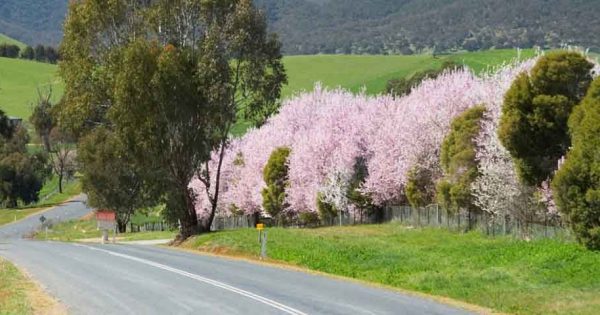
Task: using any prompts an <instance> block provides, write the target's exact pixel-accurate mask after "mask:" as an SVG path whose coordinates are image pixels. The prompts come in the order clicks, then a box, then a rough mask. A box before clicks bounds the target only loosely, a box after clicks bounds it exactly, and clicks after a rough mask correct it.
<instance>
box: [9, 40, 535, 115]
mask: <svg viewBox="0 0 600 315" xmlns="http://www.w3.org/2000/svg"><path fill="white" fill-rule="evenodd" d="M521 55H522V56H523V57H530V56H533V55H534V51H533V50H524V51H523V52H522V54H521ZM516 57H517V51H516V50H512V49H511V50H490V51H486V52H475V53H461V54H454V55H444V56H439V57H437V58H433V57H432V56H431V55H412V56H368V55H360V56H358V55H315V56H289V57H285V59H284V63H285V67H286V69H287V73H288V77H289V84H288V85H287V86H285V87H284V90H283V95H284V97H290V96H292V95H294V94H295V93H297V92H301V91H308V90H312V89H313V87H314V85H315V83H316V82H321V83H322V84H323V85H324V86H327V87H338V86H341V87H343V88H347V89H350V90H352V91H355V92H358V91H360V90H361V89H362V88H363V87H365V88H366V90H367V93H369V94H376V93H380V92H381V91H383V90H384V89H385V85H386V83H387V81H388V80H389V79H392V78H400V77H405V76H408V75H411V74H413V73H415V72H417V71H420V70H424V69H428V68H435V67H439V66H440V65H441V64H442V62H444V60H446V59H450V60H455V61H457V62H461V63H464V64H466V65H468V66H469V67H471V68H472V69H474V70H475V71H478V72H479V71H482V70H484V69H486V68H488V67H489V66H495V65H498V64H501V63H503V62H506V61H509V60H512V59H514V58H516ZM56 71H57V67H56V66H55V65H50V64H45V63H37V62H31V61H23V60H15V59H6V58H0V108H2V109H3V110H5V111H6V112H7V113H8V114H9V115H11V116H17V117H22V118H27V117H28V116H29V114H30V112H31V106H30V104H31V103H32V102H33V101H35V100H36V98H37V94H36V93H37V92H36V88H37V87H39V86H45V85H48V84H52V85H53V87H54V96H55V100H56V99H58V98H59V96H60V94H61V93H62V90H63V86H62V84H60V81H59V78H58V77H57V76H56Z"/></svg>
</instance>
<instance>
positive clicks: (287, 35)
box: [0, 0, 600, 54]
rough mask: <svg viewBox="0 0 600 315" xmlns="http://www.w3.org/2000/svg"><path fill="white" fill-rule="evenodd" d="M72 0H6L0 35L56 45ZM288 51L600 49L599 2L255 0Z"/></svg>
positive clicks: (1, 12)
mask: <svg viewBox="0 0 600 315" xmlns="http://www.w3.org/2000/svg"><path fill="white" fill-rule="evenodd" d="M67 1H68V0H1V1H0V33H4V34H7V35H9V36H11V37H13V38H16V39H19V40H21V41H23V42H26V43H28V44H37V43H43V44H56V43H58V42H59V41H60V38H61V36H62V34H61V25H62V20H63V18H64V15H65V11H66V7H67ZM255 1H256V3H257V5H258V6H259V7H261V8H264V9H265V10H266V12H267V13H268V19H269V22H270V27H271V29H272V30H273V31H275V32H277V33H279V34H280V37H281V39H282V41H283V44H284V51H285V53H286V54H316V53H354V54H363V53H368V54H381V53H392V54H395V53H404V54H410V53H419V52H431V51H438V52H444V51H453V50H481V49H489V48H512V47H521V48H529V47H533V46H541V47H544V48H552V47H559V46H561V45H562V44H572V45H579V46H583V47H587V48H590V49H591V50H593V51H600V36H598V34H600V19H598V17H597V12H600V0H255Z"/></svg>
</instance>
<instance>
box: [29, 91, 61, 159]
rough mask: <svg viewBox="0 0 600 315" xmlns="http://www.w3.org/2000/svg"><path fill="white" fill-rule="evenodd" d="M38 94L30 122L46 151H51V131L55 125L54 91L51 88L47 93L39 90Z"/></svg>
mask: <svg viewBox="0 0 600 315" xmlns="http://www.w3.org/2000/svg"><path fill="white" fill-rule="evenodd" d="M38 94H39V96H38V101H37V103H36V104H35V106H34V107H33V112H32V113H31V116H30V117H29V122H30V123H31V124H32V125H33V128H34V129H35V132H36V133H37V135H38V136H39V137H40V139H41V140H42V143H43V144H44V149H45V150H46V152H50V150H51V146H50V132H51V131H52V128H53V127H54V126H55V122H54V117H52V109H53V104H52V102H51V100H52V91H51V90H50V91H49V92H48V93H46V94H43V93H42V92H40V91H38Z"/></svg>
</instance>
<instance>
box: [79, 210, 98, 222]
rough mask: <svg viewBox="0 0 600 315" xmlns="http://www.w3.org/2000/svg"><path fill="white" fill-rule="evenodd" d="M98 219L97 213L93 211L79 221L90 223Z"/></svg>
mask: <svg viewBox="0 0 600 315" xmlns="http://www.w3.org/2000/svg"><path fill="white" fill-rule="evenodd" d="M95 218H96V211H92V212H90V213H88V214H86V215H84V216H83V217H81V218H79V220H81V221H90V220H93V219H95Z"/></svg>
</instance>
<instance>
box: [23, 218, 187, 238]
mask: <svg viewBox="0 0 600 315" xmlns="http://www.w3.org/2000/svg"><path fill="white" fill-rule="evenodd" d="M96 226H97V223H96V220H95V219H80V220H71V221H65V222H61V223H58V224H55V225H54V226H52V228H51V229H50V230H48V240H53V241H62V242H72V241H77V240H89V239H93V238H100V237H101V236H102V231H100V230H98V229H97V228H96ZM176 234H177V232H176V231H156V232H139V233H121V234H118V235H117V239H118V240H119V241H142V240H162V239H173V238H175V235H176ZM110 236H111V237H112V233H111V234H110ZM35 238H36V239H39V240H45V239H46V233H45V232H39V233H37V234H36V235H35Z"/></svg>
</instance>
